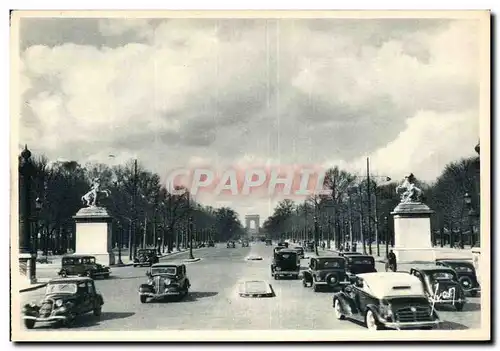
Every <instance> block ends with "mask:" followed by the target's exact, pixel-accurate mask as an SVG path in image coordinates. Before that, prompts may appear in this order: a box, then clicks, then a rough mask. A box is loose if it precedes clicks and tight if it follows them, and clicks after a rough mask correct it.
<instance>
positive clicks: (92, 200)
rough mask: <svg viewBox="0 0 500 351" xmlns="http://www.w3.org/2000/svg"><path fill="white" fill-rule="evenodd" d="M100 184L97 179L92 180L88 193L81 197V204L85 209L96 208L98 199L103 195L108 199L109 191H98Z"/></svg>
mask: <svg viewBox="0 0 500 351" xmlns="http://www.w3.org/2000/svg"><path fill="white" fill-rule="evenodd" d="M100 186H101V182H100V180H99V178H94V179H93V180H92V186H91V188H90V191H89V192H87V193H86V194H85V195H83V196H82V202H83V204H84V205H85V206H87V207H97V206H98V199H99V197H100V196H101V195H105V196H106V197H109V194H110V192H109V190H100V189H99V188H100Z"/></svg>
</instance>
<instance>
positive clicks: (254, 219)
mask: <svg viewBox="0 0 500 351" xmlns="http://www.w3.org/2000/svg"><path fill="white" fill-rule="evenodd" d="M252 222H254V224H255V225H254V227H253V228H252V227H251V223H252ZM245 228H246V230H247V233H248V235H249V236H252V235H258V234H259V229H260V216H259V215H246V216H245Z"/></svg>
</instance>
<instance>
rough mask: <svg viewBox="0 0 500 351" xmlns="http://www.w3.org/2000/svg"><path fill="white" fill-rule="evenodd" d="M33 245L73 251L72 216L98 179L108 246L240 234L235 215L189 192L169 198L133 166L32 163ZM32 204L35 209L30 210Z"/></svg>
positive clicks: (155, 179) (171, 243)
mask: <svg viewBox="0 0 500 351" xmlns="http://www.w3.org/2000/svg"><path fill="white" fill-rule="evenodd" d="M32 163H33V165H34V172H33V173H34V174H33V176H32V181H33V187H32V191H33V194H32V196H31V198H32V199H36V201H33V206H34V209H33V213H35V218H34V220H33V221H32V223H33V226H34V227H33V231H32V233H34V237H33V240H34V243H35V244H34V245H35V246H37V248H38V249H42V250H43V251H45V252H46V253H47V251H52V252H54V253H65V252H67V250H68V249H73V250H74V249H75V247H74V246H75V224H74V220H73V216H74V215H75V214H76V213H77V212H78V210H79V209H80V208H82V207H83V203H82V200H81V197H82V195H83V194H85V193H86V192H87V191H89V189H90V186H91V183H92V179H94V178H96V177H97V178H99V180H100V188H101V190H103V189H107V190H109V196H108V197H107V198H103V199H100V203H99V204H98V205H99V206H103V207H106V208H107V209H108V212H109V213H110V215H111V216H112V217H113V219H114V225H113V227H112V228H113V234H112V240H113V246H117V245H120V247H130V245H132V246H133V247H144V246H155V247H158V246H160V247H161V248H163V251H165V250H169V251H170V250H172V248H173V247H179V246H180V245H183V246H186V243H187V242H188V241H189V240H188V233H193V241H195V242H202V241H208V240H215V241H226V240H229V239H231V238H235V237H238V236H240V235H241V234H242V232H243V228H242V225H241V223H240V221H239V219H238V215H237V213H236V212H235V211H234V210H233V209H231V208H229V207H223V208H217V209H215V208H212V207H210V206H203V205H201V204H200V203H197V202H196V201H194V200H193V199H192V197H191V196H190V194H189V192H187V191H186V192H185V193H184V194H183V195H175V194H171V193H170V192H169V191H168V190H167V189H166V188H165V186H163V185H162V184H161V181H160V177H159V176H158V175H157V174H155V173H152V172H150V171H148V170H146V169H144V168H143V167H141V165H137V162H136V161H135V162H134V161H131V162H130V163H129V164H127V165H121V166H114V167H110V166H108V165H105V164H87V165H85V166H82V165H80V164H79V163H77V162H74V161H68V162H67V161H64V162H49V160H48V159H47V158H46V157H44V156H41V157H36V158H34V159H33V160H32ZM35 205H36V206H35Z"/></svg>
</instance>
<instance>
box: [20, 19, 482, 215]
mask: <svg viewBox="0 0 500 351" xmlns="http://www.w3.org/2000/svg"><path fill="white" fill-rule="evenodd" d="M75 21H76V20H75ZM75 23H76V22H75ZM240 24H241V25H240ZM363 26H364V24H363V23H361V22H360V23H359V26H358V27H359V28H360V29H359V30H358V29H356V28H358V27H356V28H355V27H349V26H347V27H345V28H342V27H332V28H333V29H322V30H317V29H315V28H313V26H311V25H310V24H307V23H306V22H304V21H282V22H280V23H279V25H278V24H277V23H276V22H275V21H270V22H269V23H267V24H266V21H264V20H260V21H250V22H245V23H244V24H243V22H242V21H240V22H238V21H234V20H233V21H229V22H227V21H226V22H224V21H222V20H220V21H217V20H213V21H193V20H169V21H164V22H160V23H153V22H152V21H148V20H141V19H137V20H131V19H127V20H103V21H101V23H100V27H99V28H100V31H101V33H102V34H103V35H106V36H122V37H127V36H130V40H129V42H128V43H127V44H125V45H123V46H118V47H116V48H107V47H102V48H98V47H94V46H90V45H88V46H82V45H75V44H63V45H60V46H52V47H49V46H43V45H36V46H31V47H29V48H28V49H27V50H26V51H25V52H23V53H21V58H22V61H21V87H20V89H21V93H22V94H23V100H22V101H27V104H28V106H29V107H30V109H28V110H27V111H26V112H24V113H26V115H23V120H22V121H23V123H24V125H22V126H21V127H22V129H21V138H20V139H21V142H22V143H23V144H24V143H28V144H30V145H33V144H35V145H38V148H39V149H40V150H43V151H44V152H46V153H47V154H48V156H49V157H52V158H58V157H60V156H62V155H64V157H66V158H73V159H77V160H79V161H82V160H88V159H95V160H101V161H103V162H110V161H109V158H108V155H109V154H115V155H117V157H116V159H115V162H118V161H120V162H121V161H124V160H126V159H128V158H130V157H132V155H134V156H133V157H137V158H139V159H140V161H141V163H143V164H144V165H145V166H146V167H148V168H151V169H153V170H154V171H157V172H159V173H160V174H162V175H163V174H166V173H167V172H168V169H172V168H174V167H179V166H180V167H195V166H198V165H203V164H204V163H205V164H206V163H210V164H211V165H212V166H213V167H214V168H217V169H224V168H227V167H231V166H234V167H248V166H250V165H255V164H257V165H259V166H262V165H274V164H280V163H284V164H299V165H300V164H302V165H303V164H323V163H325V161H328V160H330V161H329V162H327V164H328V165H330V164H332V162H333V161H335V162H334V164H337V165H339V166H340V167H341V168H346V169H350V170H356V171H359V172H363V169H364V167H365V161H364V157H366V155H369V156H371V160H372V161H371V162H372V165H373V166H372V168H373V171H374V172H379V173H390V174H388V175H390V176H391V177H393V178H395V177H399V176H402V175H403V174H404V173H405V172H408V171H410V172H413V173H415V174H416V175H417V176H418V177H419V178H423V179H429V180H432V179H433V178H434V177H436V176H437V175H438V174H439V173H440V171H441V170H442V167H443V166H444V165H445V164H446V163H447V162H450V161H452V160H455V159H457V158H460V157H462V156H466V155H469V154H470V150H469V149H471V148H472V147H471V146H470V145H474V144H475V143H476V140H477V135H478V112H477V104H478V95H479V93H478V76H477V67H478V52H479V51H478V31H477V27H476V26H475V24H474V23H473V22H472V21H456V22H450V23H449V24H446V25H442V26H435V27H432V29H425V30H424V29H422V30H419V29H418V28H415V29H412V30H408V31H407V32H405V33H404V34H401V35H398V36H394V35H389V34H391V33H392V32H391V30H390V26H386V27H387V28H389V29H387V28H386V29H384V30H385V32H384V31H382V30H381V29H379V32H377V33H376V34H377V35H379V36H380V38H382V39H381V40H379V42H377V43H375V42H372V41H371V40H369V38H371V37H370V36H367V34H366V33H367V31H366V30H365V31H363ZM367 26H368V25H367ZM346 28H347V29H346ZM367 28H371V27H369V26H368V27H367ZM368 32H370V31H368ZM370 35H371V34H370ZM384 35H385V37H384ZM365 37H366V38H365ZM137 38H140V39H142V41H139V40H137ZM367 38H368V39H367ZM469 143H471V144H470V145H469ZM207 201H208V200H207ZM210 201H212V202H213V203H215V202H216V201H222V200H221V199H211V200H210ZM231 201H232V203H233V204H234V206H235V208H241V209H244V208H247V209H248V204H250V203H252V204H253V202H252V201H255V205H252V206H253V208H254V209H255V211H258V212H259V214H261V213H264V212H266V213H267V211H268V208H269V206H270V205H269V204H270V203H272V204H273V206H274V204H275V202H276V201H277V199H269V200H265V201H264V200H262V199H261V198H255V199H244V200H241V201H240V200H238V201H240V202H239V203H237V201H236V199H232V200H231ZM252 206H250V207H252ZM259 209H261V210H259ZM248 210H250V209H248ZM252 211H253V210H252Z"/></svg>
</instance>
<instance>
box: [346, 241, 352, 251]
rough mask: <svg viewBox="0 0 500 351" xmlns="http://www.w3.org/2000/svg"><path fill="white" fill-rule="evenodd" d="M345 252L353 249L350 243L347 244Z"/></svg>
mask: <svg viewBox="0 0 500 351" xmlns="http://www.w3.org/2000/svg"><path fill="white" fill-rule="evenodd" d="M345 250H346V251H350V250H351V247H350V245H349V243H347V244H346V245H345Z"/></svg>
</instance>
